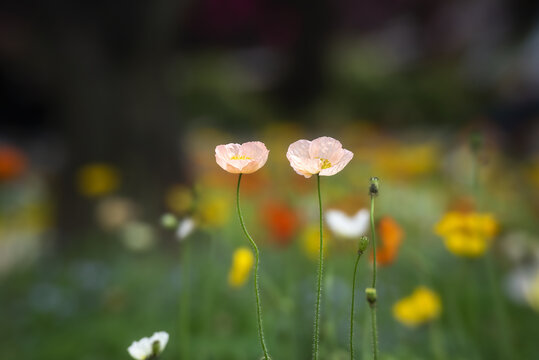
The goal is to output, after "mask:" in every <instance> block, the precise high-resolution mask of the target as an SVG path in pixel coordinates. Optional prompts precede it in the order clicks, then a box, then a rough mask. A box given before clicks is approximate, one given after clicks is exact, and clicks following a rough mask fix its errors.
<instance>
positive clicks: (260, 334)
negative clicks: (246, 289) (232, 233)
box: [236, 174, 270, 360]
mask: <svg viewBox="0 0 539 360" xmlns="http://www.w3.org/2000/svg"><path fill="white" fill-rule="evenodd" d="M241 175H242V174H240V175H239V177H238V188H237V191H236V207H237V209H238V217H239V218H240V224H241V228H242V229H243V232H244V233H245V236H247V239H249V242H250V243H251V246H252V247H253V250H254V252H255V275H254V277H255V279H254V287H255V297H256V315H257V320H258V337H259V339H260V345H261V346H262V351H263V352H264V360H270V357H269V355H268V349H267V347H266V341H265V340H264V329H263V328H262V307H261V306H260V290H259V288H258V262H259V252H258V246H256V243H255V242H254V240H253V238H252V237H251V235H250V234H249V232H248V231H247V228H246V227H245V224H244V222H243V215H242V214H241V207H240V183H241Z"/></svg>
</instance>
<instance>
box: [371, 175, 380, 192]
mask: <svg viewBox="0 0 539 360" xmlns="http://www.w3.org/2000/svg"><path fill="white" fill-rule="evenodd" d="M379 191H380V180H379V179H378V178H377V177H376V176H374V177H371V184H370V186H369V195H370V196H377V195H378V193H379Z"/></svg>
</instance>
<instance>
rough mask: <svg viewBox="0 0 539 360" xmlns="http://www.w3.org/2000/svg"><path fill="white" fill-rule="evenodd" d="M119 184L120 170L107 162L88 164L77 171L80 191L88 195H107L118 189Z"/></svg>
mask: <svg viewBox="0 0 539 360" xmlns="http://www.w3.org/2000/svg"><path fill="white" fill-rule="evenodd" d="M119 185H120V173H119V171H118V170H117V169H116V168H114V167H113V166H110V165H107V164H101V163H93V164H88V165H85V166H83V167H82V168H80V169H79V171H78V173H77V186H78V189H79V192H80V193H81V194H82V195H84V196H87V197H96V196H100V195H106V194H108V193H111V192H113V191H114V190H116V189H117V188H118V186H119Z"/></svg>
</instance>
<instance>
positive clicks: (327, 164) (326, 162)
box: [320, 158, 332, 170]
mask: <svg viewBox="0 0 539 360" xmlns="http://www.w3.org/2000/svg"><path fill="white" fill-rule="evenodd" d="M320 161H321V162H322V170H324V169H328V168H330V167H331V166H332V165H331V163H330V162H329V160H328V159H324V158H320Z"/></svg>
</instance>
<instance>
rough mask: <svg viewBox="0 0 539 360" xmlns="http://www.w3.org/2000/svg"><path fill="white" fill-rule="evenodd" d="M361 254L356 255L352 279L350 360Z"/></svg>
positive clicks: (352, 354) (352, 350) (351, 357)
mask: <svg viewBox="0 0 539 360" xmlns="http://www.w3.org/2000/svg"><path fill="white" fill-rule="evenodd" d="M362 254H363V253H362V252H358V253H357V258H356V264H355V265H354V276H353V278H352V305H351V307H350V360H353V359H354V340H353V339H354V301H355V295H356V273H357V266H358V264H359V259H360V258H361V255H362Z"/></svg>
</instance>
